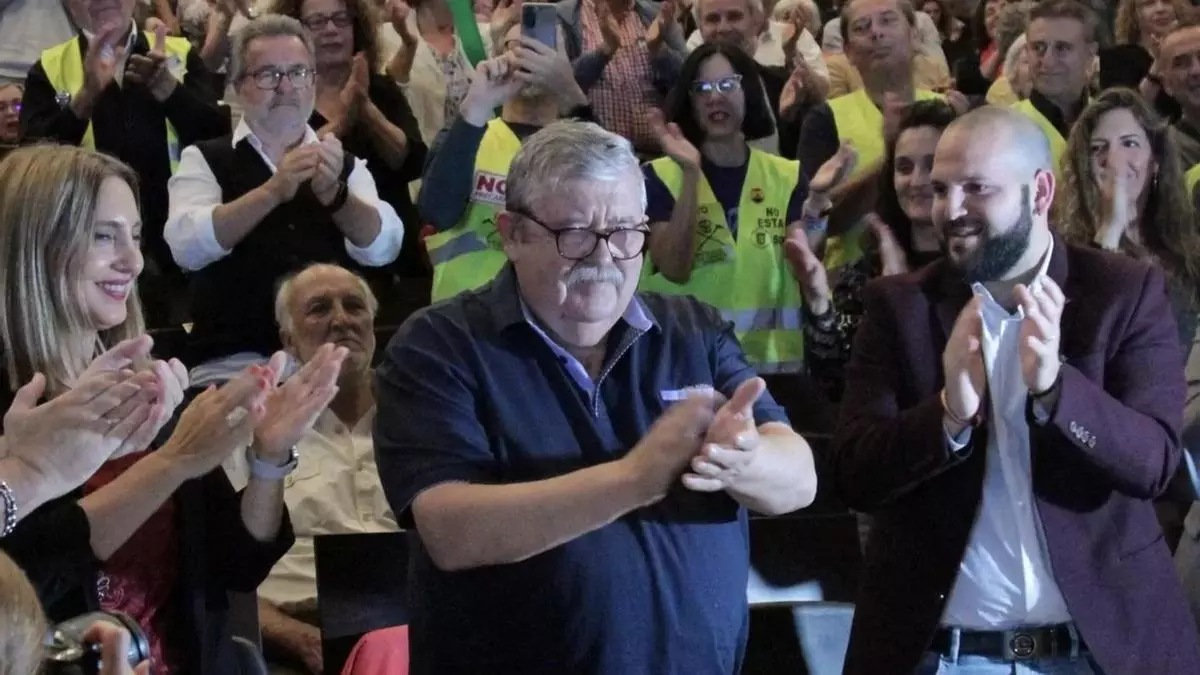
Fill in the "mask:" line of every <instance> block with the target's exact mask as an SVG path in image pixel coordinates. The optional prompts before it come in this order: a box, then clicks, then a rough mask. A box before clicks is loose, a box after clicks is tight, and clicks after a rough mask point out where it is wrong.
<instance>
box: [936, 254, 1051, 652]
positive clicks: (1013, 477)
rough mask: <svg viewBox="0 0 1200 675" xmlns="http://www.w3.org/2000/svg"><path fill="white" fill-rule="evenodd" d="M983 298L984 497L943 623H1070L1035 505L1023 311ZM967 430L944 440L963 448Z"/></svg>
mask: <svg viewBox="0 0 1200 675" xmlns="http://www.w3.org/2000/svg"><path fill="white" fill-rule="evenodd" d="M1053 247H1054V243H1053V241H1051V243H1050V246H1049V247H1048V248H1047V249H1046V255H1045V256H1044V258H1043V260H1042V265H1041V269H1040V270H1039V272H1038V275H1037V277H1035V278H1034V281H1033V282H1032V284H1038V283H1040V282H1041V279H1042V278H1043V277H1044V276H1045V274H1046V268H1047V267H1048V266H1049V262H1050V255H1051V253H1052V252H1053ZM972 290H973V291H974V293H975V295H977V296H981V297H982V298H983V307H982V309H981V315H982V318H983V345H982V347H983V361H984V367H985V370H986V371H987V383H988V384H987V387H988V392H989V395H990V396H989V403H990V406H991V407H990V410H989V411H988V412H989V416H990V419H989V421H988V425H987V434H988V439H987V458H986V461H987V468H986V469H985V470H984V474H983V497H982V500H981V503H980V505H979V515H978V517H977V518H976V520H975V526H974V527H973V528H972V529H971V536H970V539H969V540H968V542H967V550H966V552H965V553H964V554H963V559H962V562H961V563H960V564H959V567H958V578H957V580H956V581H955V583H954V587H953V588H952V589H951V591H950V597H949V599H948V600H947V602H946V610H945V613H944V614H943V615H942V625H944V626H951V627H955V628H967V629H974V630H1003V629H1008V628H1014V627H1018V626H1039V625H1046V624H1054V623H1065V622H1067V621H1070V620H1071V616H1070V614H1069V613H1068V611H1067V604H1066V601H1065V600H1063V597H1062V593H1061V592H1060V591H1059V589H1058V584H1057V583H1056V582H1055V580H1054V573H1053V570H1052V569H1051V567H1050V558H1049V556H1048V555H1047V553H1046V535H1045V532H1043V531H1042V523H1041V519H1040V517H1039V516H1038V514H1037V505H1036V503H1035V502H1034V499H1033V473H1032V468H1031V459H1030V444H1029V425H1028V423H1027V421H1026V417H1025V402H1026V399H1027V398H1028V396H1029V389H1028V388H1027V387H1026V386H1025V381H1024V377H1023V376H1022V374H1021V358H1020V354H1019V353H1018V349H1017V348H1018V344H1019V342H1020V330H1021V321H1022V319H1023V318H1024V312H1023V311H1022V310H1021V308H1019V307H1018V308H1017V311H1016V313H1014V314H1009V312H1008V311H1007V310H1006V309H1004V307H1002V306H1001V305H1000V304H999V303H998V302H996V300H995V299H994V298H993V297H992V296H991V294H990V293H988V291H987V289H986V288H984V286H983V285H982V284H978V283H977V284H975V285H974V286H973V287H972ZM969 432H970V429H967V431H966V432H965V433H964V434H962V435H960V436H959V437H958V438H955V439H950V444H951V448H953V449H955V450H961V449H962V448H963V447H965V445H966V443H967V442H969V440H970V433H969Z"/></svg>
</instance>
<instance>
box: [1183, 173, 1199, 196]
mask: <svg viewBox="0 0 1200 675" xmlns="http://www.w3.org/2000/svg"><path fill="white" fill-rule="evenodd" d="M1183 179H1184V181H1185V183H1186V184H1187V196H1188V199H1193V197H1192V195H1193V194H1195V191H1196V183H1200V164H1197V165H1196V166H1193V167H1192V168H1190V169H1188V170H1187V173H1185V174H1183Z"/></svg>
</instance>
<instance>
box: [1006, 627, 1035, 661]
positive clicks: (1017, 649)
mask: <svg viewBox="0 0 1200 675" xmlns="http://www.w3.org/2000/svg"><path fill="white" fill-rule="evenodd" d="M1042 646H1043V645H1039V644H1038V636H1037V635H1036V634H1035V633H1033V632H1030V631H1024V630H1008V631H1004V658H1005V660H1008V661H1027V660H1029V659H1032V658H1034V657H1035V656H1037V654H1038V652H1039V651H1040V649H1039V648H1040V647H1042Z"/></svg>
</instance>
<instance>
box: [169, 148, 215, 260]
mask: <svg viewBox="0 0 1200 675" xmlns="http://www.w3.org/2000/svg"><path fill="white" fill-rule="evenodd" d="M167 191H168V194H169V196H170V210H169V212H168V215H167V223H166V225H165V226H164V228H163V238H164V239H166V241H167V245H168V246H170V248H171V257H173V258H174V259H175V262H176V263H177V264H178V265H179V266H180V267H182V268H183V269H185V270H187V271H189V272H194V271H196V270H199V269H202V268H204V267H206V266H208V265H211V264H212V263H214V262H216V261H218V260H220V259H221V258H224V257H225V256H227V255H229V251H226V250H225V249H224V248H222V247H221V244H220V243H218V242H217V232H216V230H215V229H214V228H213V211H214V210H215V209H216V208H217V206H219V205H220V204H221V201H222V191H221V186H220V184H218V183H217V179H216V177H215V176H214V175H213V172H212V169H211V168H210V167H209V166H208V162H206V161H205V160H204V155H202V154H201V153H200V151H199V150H198V149H196V148H195V147H194V146H192V147H188V148H185V149H184V151H183V154H182V155H180V158H179V169H178V171H176V172H175V175H174V176H172V177H171V179H170V181H168V183H167Z"/></svg>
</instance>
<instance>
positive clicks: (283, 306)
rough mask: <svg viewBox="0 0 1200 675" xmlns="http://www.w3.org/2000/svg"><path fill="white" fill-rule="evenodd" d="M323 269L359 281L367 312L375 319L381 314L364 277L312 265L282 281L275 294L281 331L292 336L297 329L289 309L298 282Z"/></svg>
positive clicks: (277, 319) (319, 264) (322, 264)
mask: <svg viewBox="0 0 1200 675" xmlns="http://www.w3.org/2000/svg"><path fill="white" fill-rule="evenodd" d="M323 269H335V270H341V271H343V272H345V273H346V274H349V275H350V276H352V277H354V279H355V280H356V281H358V284H359V286H361V287H362V292H363V297H365V298H366V299H367V311H369V312H370V313H371V318H372V319H374V318H375V315H376V314H377V313H378V312H379V300H378V299H377V298H376V297H375V293H374V292H373V291H372V290H371V286H370V285H369V284H367V280H366V279H364V278H363V277H362V275H360V274H358V273H357V272H354V271H353V270H348V269H346V268H345V267H342V266H340V265H332V264H330V263H311V264H309V265H306V266H305V267H302V268H300V269H299V270H296V271H295V272H292V273H291V274H289V275H287V276H285V277H284V278H283V279H281V280H280V282H279V289H278V290H277V291H276V292H275V323H276V324H278V325H279V329H280V330H281V331H283V332H284V333H287V334H289V335H291V334H292V331H294V330H295V329H296V324H295V322H294V321H293V320H292V313H291V311H289V307H290V305H291V304H292V295H293V294H294V293H295V292H296V281H297V280H298V279H299V278H300V277H302V276H304V274H306V273H307V272H311V271H316V270H323Z"/></svg>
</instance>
